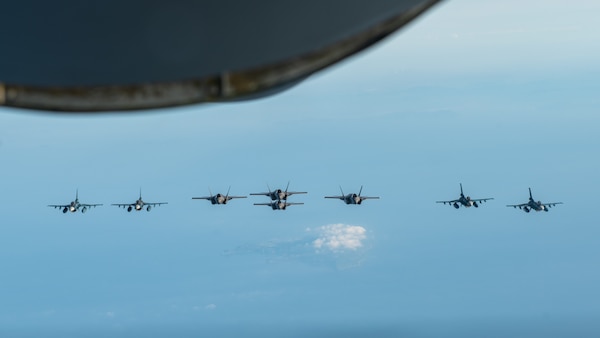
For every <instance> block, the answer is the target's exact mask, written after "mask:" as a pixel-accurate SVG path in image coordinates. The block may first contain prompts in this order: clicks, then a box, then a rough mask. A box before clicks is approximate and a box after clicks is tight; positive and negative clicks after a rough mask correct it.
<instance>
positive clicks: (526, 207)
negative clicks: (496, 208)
mask: <svg viewBox="0 0 600 338" xmlns="http://www.w3.org/2000/svg"><path fill="white" fill-rule="evenodd" d="M557 204H563V203H562V202H553V203H542V202H541V201H537V202H536V201H534V200H533V196H532V195H531V188H529V201H527V203H522V204H509V205H507V207H513V208H519V209H522V210H523V211H525V212H529V211H531V210H535V211H542V210H544V211H546V212H548V209H550V208H551V207H553V206H556V205H557Z"/></svg>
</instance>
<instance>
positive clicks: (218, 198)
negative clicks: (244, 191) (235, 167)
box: [192, 187, 246, 204]
mask: <svg viewBox="0 0 600 338" xmlns="http://www.w3.org/2000/svg"><path fill="white" fill-rule="evenodd" d="M229 189H231V187H229ZM229 189H227V194H225V196H223V195H221V194H216V195H213V194H212V192H211V191H210V189H208V192H209V193H210V196H207V197H192V199H193V200H209V201H210V203H212V204H227V202H229V201H230V200H232V199H234V198H246V196H229Z"/></svg>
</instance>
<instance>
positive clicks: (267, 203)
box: [254, 203, 272, 205]
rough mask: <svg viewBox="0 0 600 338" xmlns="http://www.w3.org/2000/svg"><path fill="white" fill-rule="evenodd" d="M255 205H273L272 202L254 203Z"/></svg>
mask: <svg viewBox="0 0 600 338" xmlns="http://www.w3.org/2000/svg"><path fill="white" fill-rule="evenodd" d="M254 205H272V204H271V203H254Z"/></svg>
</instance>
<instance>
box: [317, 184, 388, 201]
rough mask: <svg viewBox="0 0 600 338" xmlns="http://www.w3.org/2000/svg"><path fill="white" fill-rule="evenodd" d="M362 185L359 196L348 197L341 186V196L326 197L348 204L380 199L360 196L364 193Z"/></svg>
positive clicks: (350, 195)
mask: <svg viewBox="0 0 600 338" xmlns="http://www.w3.org/2000/svg"><path fill="white" fill-rule="evenodd" d="M362 189H363V187H362V185H361V186H360V190H359V191H358V194H355V193H353V194H348V195H344V191H343V190H342V187H341V186H340V191H341V192H342V195H341V196H325V198H337V199H340V200H342V201H344V203H346V204H358V205H360V204H362V202H363V201H364V200H370V199H379V197H368V196H361V195H360V194H361V193H362Z"/></svg>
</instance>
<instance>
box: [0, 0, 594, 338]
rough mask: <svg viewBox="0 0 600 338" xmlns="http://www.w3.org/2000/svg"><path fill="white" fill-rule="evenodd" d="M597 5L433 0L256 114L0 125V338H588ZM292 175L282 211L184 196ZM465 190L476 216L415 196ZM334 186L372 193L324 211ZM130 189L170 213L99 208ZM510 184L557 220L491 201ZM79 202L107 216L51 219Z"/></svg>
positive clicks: (226, 108) (214, 110) (194, 113)
mask: <svg viewBox="0 0 600 338" xmlns="http://www.w3.org/2000/svg"><path fill="white" fill-rule="evenodd" d="M599 12H600V4H598V3H596V2H592V1H587V2H586V1H581V2H579V3H578V4H577V5H576V6H575V5H572V4H569V2H567V1H543V2H542V1H538V2H531V3H528V4H526V5H523V4H521V2H517V1H503V2H485V3H484V2H477V1H468V0H464V1H460V0H457V1H447V2H445V3H444V4H442V5H440V6H437V7H436V8H434V9H433V10H432V11H431V12H430V13H428V14H426V15H425V16H424V17H422V18H420V19H419V20H417V22H415V23H413V24H411V25H410V26H409V27H407V28H405V29H404V30H402V31H401V32H400V33H398V34H396V35H394V36H393V37H391V38H389V39H387V40H385V41H384V42H383V43H381V44H379V45H377V46H376V47H374V48H372V49H370V50H369V51H367V52H365V53H362V54H360V55H358V56H356V57H353V58H351V59H350V60H348V61H346V62H343V63H342V64H340V65H337V66H335V67H332V68H330V69H328V70H326V71H324V72H322V73H319V74H318V75H316V76H313V77H311V78H310V79H308V80H306V81H305V82H303V83H302V84H300V85H299V86H297V87H295V88H293V89H291V90H289V91H287V92H284V93H282V94H280V95H277V96H273V97H269V98H266V99H261V100H256V101H248V102H240V103H231V104H215V105H201V106H190V107H183V108H174V109H164V110H157V111H152V112H149V113H144V114H124V115H117V114H110V115H93V116H67V115H58V116H57V115H45V114H39V113H30V112H26V111H20V110H12V109H9V108H2V109H1V110H0V161H1V162H0V163H2V172H3V177H4V179H3V180H1V181H0V187H1V191H2V193H1V194H0V224H1V226H2V236H0V257H2V258H0V266H1V267H2V278H1V282H0V299H2V302H1V303H2V304H1V305H0V334H3V335H11V336H19V335H21V336H24V337H28V336H34V335H35V336H39V333H40V332H44V333H45V334H46V335H47V336H52V335H54V336H64V335H77V336H81V334H82V333H88V334H89V335H88V336H90V337H94V336H106V335H110V336H119V335H122V336H125V335H132V334H140V333H143V334H145V335H146V336H153V335H154V336H159V335H161V336H162V335H164V333H165V332H169V333H173V332H176V333H178V334H179V335H181V336H185V335H190V336H193V335H197V334H201V333H206V334H212V335H215V334H216V333H219V334H222V335H238V336H239V333H240V332H244V333H245V334H256V335H264V334H269V333H270V334H272V335H273V336H278V335H280V334H281V332H285V333H288V334H292V333H296V334H297V335H302V336H304V335H306V333H309V334H313V335H315V334H322V335H331V334H345V335H348V336H352V335H356V336H362V335H371V336H372V334H373V333H376V334H378V335H386V334H387V335H390V336H397V335H399V334H404V335H408V336H423V337H428V336H439V335H440V334H445V335H455V336H482V334H485V335H487V336H491V337H493V336H494V334H497V335H498V336H507V335H510V336H536V335H537V336H545V337H548V336H559V337H563V336H564V337H566V336H589V337H592V336H597V334H598V333H599V331H600V327H599V326H598V324H597V322H598V313H600V302H598V299H600V293H599V291H598V288H597V285H598V282H599V281H600V272H598V271H599V270H598V268H597V267H598V257H599V254H600V246H598V243H599V238H600V237H599V236H600V230H599V228H598V222H597V220H596V212H595V207H596V204H597V203H596V199H597V191H598V189H599V188H600V187H599V185H600V181H599V180H598V178H597V173H598V172H599V171H600V162H599V160H598V156H597V150H598V149H599V146H600V137H599V136H598V127H599V126H600V117H598V114H597V111H598V107H599V104H600V98H599V97H598V94H597V93H598V92H599V89H600V80H598V79H599V78H600V77H599V76H598V75H600V66H599V64H598V61H597V60H600V43H599V41H598V40H599V36H598V33H597V32H598V31H599V29H600V27H599V24H598V23H597V17H598V14H599ZM288 181H291V184H290V189H291V190H301V191H308V192H309V193H308V194H307V195H298V196H293V197H292V198H291V199H290V200H291V201H298V202H304V203H305V205H303V206H294V207H290V208H289V209H288V210H286V211H285V212H274V211H272V210H270V209H269V208H267V207H258V206H253V205H252V203H254V202H266V198H264V199H263V198H260V197H256V196H249V198H248V199H245V200H234V201H232V202H231V203H230V204H228V205H227V206H212V205H210V203H208V202H206V201H192V200H191V197H192V196H204V195H206V194H207V193H208V187H210V188H211V189H212V191H213V192H215V193H216V192H222V193H224V192H226V190H227V188H228V187H229V186H230V185H231V187H232V188H231V193H232V194H236V195H240V194H241V195H246V194H248V193H251V192H260V191H264V190H265V189H266V184H269V185H270V186H271V188H275V187H278V186H279V187H284V186H285V185H286V184H287V182H288ZM460 182H462V183H463V186H464V189H465V194H467V195H470V196H472V197H473V198H483V197H494V198H495V200H493V201H490V202H489V203H487V204H485V205H483V206H482V207H480V208H478V209H473V208H471V209H468V210H466V209H462V208H461V209H460V210H454V208H451V207H448V206H442V205H438V204H435V203H434V202H435V201H436V200H442V199H453V198H456V197H457V196H458V193H459V186H458V185H459V183H460ZM339 185H341V186H342V187H343V188H344V192H346V193H348V192H352V191H353V190H355V191H357V190H358V189H359V188H360V186H361V185H364V190H363V194H365V195H371V196H381V200H374V201H367V202H365V204H363V205H361V206H360V207H356V206H346V205H344V204H343V203H342V202H341V201H335V200H325V199H323V196H325V195H331V194H337V193H338V191H339V190H338V186H339ZM140 187H141V188H142V189H143V196H144V199H145V200H147V201H150V202H153V201H156V202H161V201H167V202H169V204H168V205H166V206H161V207H158V208H155V209H153V210H152V212H150V213H148V212H145V211H144V212H139V213H133V212H132V213H127V212H126V211H124V210H122V209H118V208H116V207H111V206H108V204H110V203H126V202H130V201H131V202H133V201H134V200H135V199H136V198H137V195H138V190H139V189H140ZM528 187H531V188H532V189H533V194H534V197H535V198H536V199H540V200H542V201H547V202H557V201H562V202H564V203H565V204H564V205H561V206H558V207H556V208H555V209H552V210H551V211H550V212H548V213H530V214H526V213H524V212H522V211H519V210H514V209H512V208H506V207H505V205H506V204H514V203H522V202H526V200H527V188H528ZM77 188H78V189H79V196H80V200H81V202H83V203H104V204H105V206H103V207H99V208H96V209H93V210H91V211H89V212H88V213H86V214H85V215H83V214H81V213H78V214H68V215H63V214H62V213H61V212H59V211H58V210H54V209H52V208H47V207H46V205H47V204H57V203H59V204H62V203H68V202H69V201H71V200H72V199H73V198H74V194H75V189H77ZM357 229H362V230H360V231H358V232H357V231H356V230H357ZM361 231H364V232H361ZM319 239H321V240H322V241H325V242H326V243H333V242H328V241H331V240H337V241H338V242H340V241H341V242H342V243H345V244H348V243H356V241H358V242H359V243H360V246H359V247H352V246H350V245H349V244H348V246H343V245H342V246H341V247H337V248H334V247H333V246H324V247H321V248H317V247H315V241H316V240H319ZM352 241H354V242H352ZM495 332H497V333H495Z"/></svg>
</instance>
